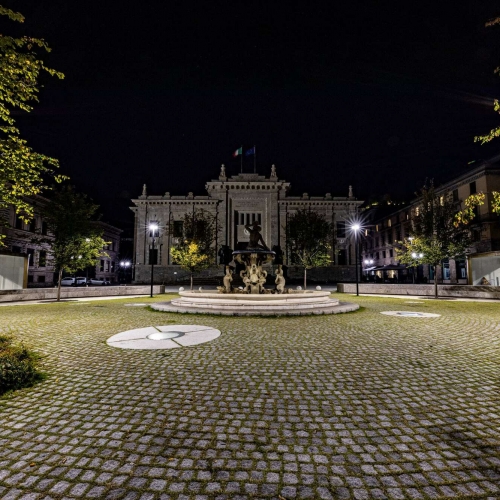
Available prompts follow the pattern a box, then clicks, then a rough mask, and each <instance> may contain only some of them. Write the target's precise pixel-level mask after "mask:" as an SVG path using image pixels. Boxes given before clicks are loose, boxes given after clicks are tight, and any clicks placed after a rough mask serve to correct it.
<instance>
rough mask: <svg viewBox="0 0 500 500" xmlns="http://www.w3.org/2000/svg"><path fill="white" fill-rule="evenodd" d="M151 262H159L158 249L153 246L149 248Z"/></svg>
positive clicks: (155, 263)
mask: <svg viewBox="0 0 500 500" xmlns="http://www.w3.org/2000/svg"><path fill="white" fill-rule="evenodd" d="M149 264H150V265H151V264H154V265H157V264H158V249H157V248H155V249H154V250H153V249H152V248H150V249H149Z"/></svg>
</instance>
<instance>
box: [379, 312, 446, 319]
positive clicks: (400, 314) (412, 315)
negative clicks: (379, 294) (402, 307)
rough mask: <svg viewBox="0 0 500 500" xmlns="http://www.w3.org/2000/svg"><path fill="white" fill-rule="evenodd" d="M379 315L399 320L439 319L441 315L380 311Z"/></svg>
mask: <svg viewBox="0 0 500 500" xmlns="http://www.w3.org/2000/svg"><path fill="white" fill-rule="evenodd" d="M380 314H385V315H386V316H397V317H399V318H439V317H440V316H441V314H434V313H423V312H417V311H382V312H381V313H380Z"/></svg>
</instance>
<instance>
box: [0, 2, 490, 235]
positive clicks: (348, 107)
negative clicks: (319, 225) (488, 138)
mask: <svg viewBox="0 0 500 500" xmlns="http://www.w3.org/2000/svg"><path fill="white" fill-rule="evenodd" d="M2 3H3V4H4V5H8V6H10V7H12V8H14V9H16V10H19V11H21V12H23V14H24V15H25V16H26V17H27V21H26V23H25V24H24V25H23V27H22V30H23V31H24V32H25V33H27V34H31V35H36V36H40V37H43V38H45V39H46V40H47V41H48V42H49V44H50V45H51V47H52V48H53V52H52V53H51V54H50V55H48V56H46V57H45V56H44V58H45V59H46V61H47V64H48V65H50V66H51V67H54V68H56V69H58V70H60V71H63V72H64V73H65V74H66V78H65V80H62V81H59V80H57V79H55V78H44V85H45V87H44V89H43V91H42V93H41V96H40V104H39V105H37V106H36V108H35V111H33V112H32V113H31V114H30V115H28V116H26V117H24V116H19V117H18V119H19V125H20V128H21V130H22V132H23V133H24V135H25V136H26V137H27V138H28V140H29V142H30V144H31V145H32V146H33V147H34V148H36V149H37V150H40V151H42V152H44V153H46V154H50V155H53V156H55V157H57V158H59V159H60V161H61V172H62V173H66V174H69V175H70V176H71V179H72V182H73V183H74V184H75V185H76V186H77V188H79V189H80V190H83V191H85V192H87V193H88V194H89V195H91V196H92V197H93V198H94V200H95V201H97V202H98V203H100V204H101V206H102V213H103V220H106V221H109V222H111V223H115V224H117V225H119V226H121V227H126V225H127V224H130V223H131V221H132V213H131V212H129V210H128V206H129V205H130V201H129V200H130V198H131V197H136V196H138V195H139V194H140V191H141V187H142V184H144V183H146V184H147V185H148V193H149V194H163V193H164V192H165V191H170V192H171V193H172V194H187V192H188V191H194V192H195V194H205V191H204V184H205V182H206V181H207V180H209V179H212V178H216V177H217V175H218V172H219V169H220V164H221V163H225V164H226V166H227V170H228V171H229V173H237V172H238V171H239V168H240V167H239V160H238V161H234V160H233V159H232V157H231V153H232V152H233V151H234V150H235V149H236V148H238V147H239V146H240V145H241V144H243V145H244V147H251V146H252V145H254V144H256V146H257V152H258V156H257V170H258V171H259V172H260V173H265V174H266V175H269V170H270V165H271V164H272V163H275V164H276V166H277V171H278V175H279V177H280V178H285V179H286V180H288V181H290V182H291V183H292V189H293V193H294V194H297V195H298V194H302V192H306V191H307V192H309V193H310V194H316V195H322V194H324V193H326V192H332V193H333V194H334V195H340V196H344V195H347V189H348V185H349V184H352V185H353V186H354V191H355V195H356V196H358V197H359V198H368V197H371V196H374V195H382V194H384V193H392V194H393V195H394V196H395V197H397V196H398V195H400V196H401V197H403V196H406V197H409V196H410V195H411V193H413V192H414V191H415V190H416V189H417V188H418V187H420V186H421V184H422V183H423V182H424V180H425V178H426V177H433V178H435V179H436V181H437V182H439V181H445V180H447V179H449V178H450V177H451V176H454V175H457V174H459V173H461V172H462V171H463V170H464V169H466V168H470V166H469V167H468V166H467V164H468V162H470V161H472V160H477V159H481V158H488V157H489V156H491V155H493V154H495V153H497V152H498V150H499V149H500V140H499V141H498V142H497V143H493V144H492V145H489V146H479V145H478V144H474V143H473V136H474V135H476V134H479V133H483V132H486V131H487V130H489V129H490V128H492V127H493V126H495V125H496V124H497V123H500V117H498V115H496V114H495V113H494V112H493V109H492V100H493V98H495V97H498V95H499V90H500V78H499V77H497V76H495V75H494V74H493V70H494V68H495V67H496V66H497V65H500V44H499V43H498V41H499V40H500V26H499V27H497V28H485V27H484V23H485V21H486V20H487V19H489V18H491V17H493V16H495V15H500V4H498V2H496V1H489V0H484V1H481V2H477V1H469V0H464V1H462V2H454V3H452V2H437V1H434V2H432V3H429V4H428V5H427V6H426V4H425V3H422V2H402V1H398V2H392V1H384V2H381V1H371V2H368V1H364V2H361V1H356V0H349V1H346V2H334V1H331V0H330V1H328V2H326V1H325V2H304V1H302V2H300V3H297V2H292V1H287V2H281V1H269V0H267V1H261V2H234V1H233V2H220V1H214V0H212V1H203V2H201V1H199V2H190V1H182V0H181V1H172V0H169V1H165V0H162V1H153V0H142V1H141V2H135V3H130V2H129V3H127V2H115V1H104V0H101V1H99V2H97V1H94V0H86V1H85V2H83V1H78V0H72V1H68V0H37V1H36V2H34V1H31V0H30V1H21V0H17V1H13V0H12V1H7V0H4V1H3V2H2ZM15 28H16V27H15V26H14V25H13V23H5V21H2V32H6V31H9V32H13V30H14V29H15ZM245 169H246V170H247V171H251V170H252V162H251V161H250V162H248V165H247V166H246V167H245Z"/></svg>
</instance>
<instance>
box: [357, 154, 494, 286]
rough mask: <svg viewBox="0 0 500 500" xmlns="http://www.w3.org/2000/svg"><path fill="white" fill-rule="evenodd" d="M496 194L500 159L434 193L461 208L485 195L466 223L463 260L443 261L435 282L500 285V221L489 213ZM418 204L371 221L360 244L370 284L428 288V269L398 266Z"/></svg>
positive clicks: (430, 271)
mask: <svg viewBox="0 0 500 500" xmlns="http://www.w3.org/2000/svg"><path fill="white" fill-rule="evenodd" d="M493 191H497V192H498V191H500V155H499V156H497V157H494V158H491V159H490V160H488V161H482V162H479V163H478V164H477V165H475V166H474V167H472V168H471V169H470V170H469V171H467V172H465V173H464V174H462V175H460V176H458V177H456V178H455V179H452V180H451V181H449V182H447V183H446V184H444V185H442V186H439V187H437V188H436V192H437V193H438V194H440V193H442V194H443V195H444V194H445V193H448V194H450V195H451V196H452V197H453V200H454V201H455V202H456V203H457V209H458V207H459V206H460V208H461V209H463V208H464V205H463V202H464V200H465V199H466V198H467V197H468V196H470V195H471V194H476V193H480V192H481V193H484V195H485V202H484V204H483V205H481V206H479V207H478V208H477V213H476V216H475V218H474V220H473V221H472V223H471V230H472V235H473V240H474V242H473V244H472V246H471V247H470V248H469V250H468V252H467V255H464V256H462V257H461V258H456V259H449V260H445V261H443V263H442V266H440V268H438V276H437V279H438V282H439V283H441V282H443V283H449V284H454V283H458V284H471V285H479V284H484V281H485V280H486V281H488V282H489V283H490V284H491V285H496V286H499V285H500V217H499V216H498V215H496V214H495V213H493V212H492V208H491V202H492V199H493V198H492V192H493ZM418 204H419V200H418V199H416V200H413V201H412V202H411V203H410V204H408V205H406V206H404V207H402V208H398V207H395V208H394V209H393V210H389V211H386V213H384V214H383V215H377V213H376V212H375V215H374V216H373V217H371V220H370V222H369V223H368V225H367V228H366V231H365V237H364V239H363V243H362V248H363V250H362V265H363V274H364V275H365V277H368V278H369V279H370V280H375V281H407V282H409V281H413V280H415V281H418V282H433V281H434V278H435V277H434V270H433V269H432V268H431V267H430V266H428V265H421V266H418V267H417V268H416V269H411V268H410V269H407V268H406V266H400V265H399V264H398V262H397V256H396V247H397V242H398V241H402V240H403V239H404V238H408V236H409V235H410V231H411V217H412V213H413V212H414V211H415V210H416V209H417V207H418Z"/></svg>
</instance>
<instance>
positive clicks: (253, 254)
mask: <svg viewBox="0 0 500 500" xmlns="http://www.w3.org/2000/svg"><path fill="white" fill-rule="evenodd" d="M275 257H276V254H275V253H274V252H273V251H271V250H263V249H260V248H248V249H246V250H236V251H235V252H233V259H234V260H235V261H236V262H238V263H240V264H243V265H244V266H245V269H244V270H243V271H241V272H240V276H241V279H242V280H243V283H244V284H245V290H244V291H245V293H249V294H252V295H255V294H261V293H266V289H265V288H264V285H265V283H266V279H267V271H264V270H263V269H262V266H263V264H267V263H268V262H272V261H273V260H274V258H275Z"/></svg>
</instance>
